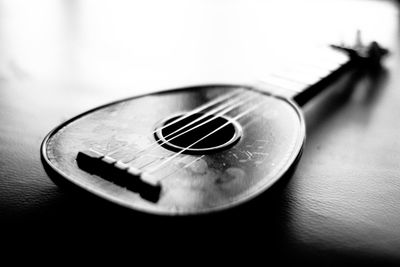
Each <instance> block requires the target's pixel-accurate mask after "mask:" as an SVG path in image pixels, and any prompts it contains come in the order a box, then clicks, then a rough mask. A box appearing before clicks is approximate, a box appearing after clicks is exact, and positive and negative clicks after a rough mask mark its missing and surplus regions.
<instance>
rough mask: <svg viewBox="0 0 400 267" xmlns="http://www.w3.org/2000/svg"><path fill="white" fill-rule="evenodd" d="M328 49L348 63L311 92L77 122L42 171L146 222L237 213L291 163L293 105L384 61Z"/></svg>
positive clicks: (167, 104) (371, 50) (297, 145)
mask: <svg viewBox="0 0 400 267" xmlns="http://www.w3.org/2000/svg"><path fill="white" fill-rule="evenodd" d="M334 48H336V49H338V50H341V51H344V52H345V53H347V54H348V56H349V57H345V58H346V59H343V55H341V56H342V57H341V58H340V57H336V56H334V57H333V58H332V57H331V58H330V59H329V61H330V62H331V65H330V66H329V67H328V68H327V69H325V70H323V73H324V74H323V77H321V76H320V74H319V75H317V76H315V77H312V78H311V81H313V82H311V83H310V79H307V82H306V83H305V84H302V83H301V82H300V83H299V81H298V80H296V78H295V79H294V80H293V81H290V80H289V83H288V81H282V80H281V79H280V78H279V77H280V76H279V75H277V76H272V77H270V78H271V79H272V80H275V82H276V81H277V79H276V78H277V77H278V85H279V84H280V85H282V84H284V85H285V86H284V87H287V86H289V85H290V88H289V89H290V90H284V92H285V94H282V93H279V94H274V93H271V92H269V91H267V90H264V89H261V88H257V87H254V86H246V85H204V86H194V87H188V88H181V89H174V90H168V91H162V92H159V93H153V94H148V95H143V96H138V97H134V98H129V99H126V100H121V101H118V102H114V103H110V104H108V105H104V106H101V107H98V108H95V109H93V110H90V111H88V112H85V113H83V114H81V115H79V116H77V117H75V118H72V119H71V120H69V121H67V122H65V123H63V124H62V125H60V126H58V127H57V128H56V129H54V130H53V131H52V132H50V133H49V134H48V135H47V136H46V138H45V139H44V141H43V143H42V159H43V162H44V165H45V166H46V167H49V168H48V169H50V170H52V171H55V172H56V173H57V174H58V175H61V177H63V178H65V179H66V180H67V181H69V182H72V183H73V184H75V185H78V186H79V187H81V188H83V189H85V190H87V191H89V192H91V193H94V194H96V195H98V196H100V197H102V198H104V199H107V200H109V201H112V202H115V203H118V204H120V205H122V206H125V207H128V208H132V209H135V210H140V211H145V212H148V213H153V214H163V215H187V214H201V213H209V212H213V211H218V210H223V209H227V208H230V207H233V206H236V205H238V204H240V203H243V202H245V201H248V200H250V199H252V198H254V197H255V196H258V195H260V194H261V193H262V192H264V191H265V190H267V189H268V188H270V187H271V186H272V185H273V184H275V183H276V182H277V181H278V180H279V179H281V178H282V177H283V176H284V174H285V173H287V172H288V171H289V170H292V169H293V166H294V165H295V162H296V160H297V159H299V157H300V155H301V152H302V148H303V145H304V141H305V124H304V119H303V116H302V114H301V111H300V109H299V107H298V106H297V104H295V102H294V101H296V102H297V103H298V104H300V105H302V104H304V103H305V102H307V101H308V100H310V99H311V98H312V97H313V96H315V95H316V94H318V93H319V92H321V91H322V90H323V89H324V88H326V86H327V85H328V84H329V83H331V82H333V81H334V80H336V79H337V78H338V77H339V76H341V75H342V74H343V73H345V72H348V71H351V70H374V69H375V68H376V67H379V66H380V65H379V62H380V59H381V57H382V56H384V55H385V54H387V53H388V51H387V50H386V49H382V48H380V47H379V45H378V44H377V43H376V42H372V43H371V44H370V45H369V46H367V47H365V46H361V45H360V44H359V43H358V44H357V45H356V46H355V48H350V47H342V46H334ZM316 78H317V79H316ZM315 79H316V81H315ZM282 82H283V83H282ZM278 87H279V86H278ZM281 88H282V87H281ZM283 89H285V88H283ZM286 89H288V88H286ZM218 99H223V100H222V101H219V100H218ZM290 99H294V101H292V100H290ZM217 100H218V101H217ZM207 110H208V111H207ZM203 111H204V112H203ZM171 125H175V128H174V127H172V126H171ZM170 127H172V130H171V128H170ZM168 129H170V130H168ZM223 129H225V130H223ZM222 130H223V131H222ZM174 139H175V141H173V140H174ZM178 140H179V141H178Z"/></svg>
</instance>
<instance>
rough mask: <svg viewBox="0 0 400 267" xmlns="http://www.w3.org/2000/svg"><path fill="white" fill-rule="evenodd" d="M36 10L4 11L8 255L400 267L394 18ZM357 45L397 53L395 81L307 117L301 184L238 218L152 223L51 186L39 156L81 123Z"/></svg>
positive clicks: (291, 9) (244, 5)
mask: <svg viewBox="0 0 400 267" xmlns="http://www.w3.org/2000/svg"><path fill="white" fill-rule="evenodd" d="M32 2H33V1H26V2H25V3H24V4H23V6H21V5H19V4H18V3H19V2H18V3H17V1H16V2H15V3H14V2H13V1H0V223H1V225H2V227H3V228H2V232H3V235H2V236H6V235H7V236H9V237H10V239H9V241H10V242H11V243H12V241H16V243H18V244H19V245H17V246H16V247H13V246H12V245H11V243H10V247H11V248H16V249H18V250H20V249H21V244H24V246H23V247H29V249H31V248H34V247H35V246H38V244H39V243H40V241H45V242H47V245H48V246H49V247H52V246H53V247H58V246H60V245H61V244H66V242H67V240H68V241H72V242H73V243H74V245H75V246H76V245H82V247H84V248H85V249H88V248H90V247H93V246H98V247H103V248H111V251H112V252H110V253H115V254H116V255H117V254H118V250H119V248H120V246H121V244H122V243H124V242H127V243H128V244H129V245H128V248H129V250H130V252H129V253H132V250H133V251H135V253H136V254H140V253H139V251H140V250H139V247H140V248H141V249H144V250H145V251H151V252H152V253H154V255H157V254H158V252H159V251H160V250H164V249H166V248H170V249H171V250H172V251H176V252H178V251H181V249H185V250H188V251H191V248H193V250H194V251H192V253H193V254H197V256H198V257H199V258H201V257H205V258H207V257H208V256H209V255H215V254H217V253H216V251H222V249H228V250H229V251H230V253H231V254H230V257H231V258H232V255H236V256H238V257H239V256H240V255H242V254H240V253H241V251H242V249H243V248H249V249H251V250H252V251H253V255H252V259H253V260H257V261H258V260H259V259H263V261H264V262H267V263H268V262H269V261H270V259H278V260H281V261H282V262H286V261H293V262H297V261H303V262H310V263H318V264H324V265H329V264H332V265H336V264H343V263H349V262H350V263H352V264H354V263H362V264H369V263H372V264H375V263H376V264H378V263H387V264H389V263H393V264H398V265H400V119H399V118H400V108H399V103H400V73H399V72H400V60H399V44H400V42H399V41H400V39H399V38H400V36H399V28H398V25H399V21H398V18H399V15H398V8H397V5H396V3H393V2H389V1H376V2H375V1H343V2H338V3H334V2H333V1H319V2H317V1H303V2H300V1H294V3H293V2H289V3H286V2H282V3H281V4H279V3H275V4H266V3H262V2H261V1H248V2H246V1H232V2H229V3H228V2H227V1H197V2H193V3H191V4H189V3H187V2H185V1H170V2H168V1H149V2H148V3H147V4H140V5H139V4H137V3H130V4H129V3H126V2H117V1H115V2H113V1H109V2H107V1H98V2H96V3H92V2H88V1H81V2H80V1H47V2H46V1H39V2H35V3H32ZM277 2H278V1H277ZM299 2H300V3H299ZM321 2H323V3H321ZM339 18H340V19H339ZM355 29H365V33H366V37H365V39H366V40H368V39H372V38H374V39H377V40H378V41H381V42H382V43H383V44H384V45H385V46H387V47H388V48H389V49H390V50H391V54H390V55H389V56H388V58H387V59H386V60H385V62H384V68H383V69H382V70H381V71H380V72H378V73H375V74H373V75H370V76H368V77H363V78H361V79H360V80H359V81H358V82H357V83H354V82H352V81H349V80H343V81H340V82H339V83H338V84H336V85H335V86H332V88H331V90H330V91H327V92H325V93H323V94H322V95H320V96H318V97H317V98H316V99H314V100H312V101H311V102H309V103H308V104H307V105H306V106H305V107H303V110H304V114H305V120H306V125H307V140H306V146H305V149H304V152H303V156H302V158H301V160H300V162H299V164H298V166H297V168H296V170H295V171H294V173H293V174H292V175H290V177H288V179H286V180H285V181H284V182H283V183H282V184H281V185H280V186H278V187H277V188H274V189H273V190H270V191H268V192H266V193H265V194H264V195H263V196H262V197H260V198H259V199H257V200H255V201H253V202H251V203H249V204H246V205H244V206H243V207H240V208H238V209H237V210H234V211H230V212H227V213H222V214H213V215H209V216H194V217H189V218H165V217H161V216H152V215H146V214H142V213H139V212H135V211H132V210H126V209H124V208H121V207H117V206H116V205H114V204H110V203H108V202H106V201H104V200H101V199H98V198H97V197H94V196H90V195H88V194H86V193H84V192H81V191H80V190H77V189H76V188H70V187H69V186H67V185H63V184H60V186H58V185H56V183H58V182H61V181H58V180H57V179H54V177H51V175H50V176H49V175H48V174H47V173H46V172H45V170H44V167H43V165H42V162H41V159H40V144H41V142H42V140H43V138H44V137H45V135H46V134H47V133H48V132H49V131H50V130H51V129H52V128H54V127H55V126H57V125H58V124H59V123H61V122H63V121H65V120H67V119H68V118H70V117H71V116H74V115H76V114H79V113H81V112H83V111H85V110H87V109H89V108H92V107H94V106H97V105H100V104H104V103H107V102H110V101H112V100H116V99H120V98H123V97H128V96H131V95H136V94H140V93H146V92H150V91H153V90H162V89H167V88H171V87H175V86H176V87H178V86H184V85H192V84H197V83H203V82H210V81H217V82H219V81H221V82H236V81H238V80H240V79H249V78H250V79H253V80H262V72H263V69H264V67H268V66H269V67H270V66H274V64H275V63H274V62H280V61H281V60H290V58H289V56H288V54H287V53H285V51H286V49H289V48H290V49H291V50H295V51H303V50H302V49H303V48H304V47H305V46H306V45H304V47H302V43H301V42H300V41H304V40H307V42H306V43H307V44H308V43H317V44H320V43H321V42H322V41H327V40H328V39H329V37H332V38H333V39H335V38H336V39H335V40H337V38H339V39H344V40H348V39H351V38H350V37H349V36H350V35H351V34H352V33H354V32H355ZM303 39H304V40H303ZM303 43H304V42H303ZM277 51H278V52H277ZM296 53H301V52H296ZM239 76H240V77H239ZM239 78H240V79H239ZM61 183H62V182H61ZM21 240H24V241H28V240H29V245H28V243H26V242H21ZM204 241H207V242H208V245H207V246H206V247H203V250H200V251H199V250H198V249H199V247H202V245H200V243H201V242H204ZM174 242H176V243H174ZM124 244H125V243H124ZM172 244H175V245H172ZM124 247H125V248H126V246H125V245H124ZM194 248H196V249H194ZM220 249H221V250H220ZM126 253H127V252H124V253H122V254H123V255H124V256H127V254H126ZM171 257H172V256H171Z"/></svg>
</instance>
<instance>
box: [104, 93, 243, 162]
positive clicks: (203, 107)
mask: <svg viewBox="0 0 400 267" xmlns="http://www.w3.org/2000/svg"><path fill="white" fill-rule="evenodd" d="M243 93H245V92H244V89H243V88H240V89H238V90H235V91H233V92H229V93H227V94H223V95H221V96H219V97H217V98H216V99H214V100H212V101H209V102H207V103H205V104H204V105H201V106H199V107H197V108H195V109H193V110H191V111H190V112H188V113H186V114H185V115H184V116H182V117H179V118H178V119H176V120H174V121H172V122H170V123H168V124H166V125H163V126H162V127H161V128H159V129H157V130H154V131H153V132H152V133H151V134H155V133H156V132H157V131H158V130H160V129H165V128H166V127H169V126H172V125H173V124H175V123H178V122H180V121H182V120H184V119H186V118H188V117H190V116H192V115H194V114H196V113H198V112H201V111H203V110H206V109H207V108H210V107H212V106H213V105H216V104H218V103H220V102H223V101H225V100H228V99H231V98H234V97H237V96H238V95H240V94H243ZM127 146H129V144H127V145H124V146H122V147H118V148H117V149H115V150H112V151H110V152H108V153H106V156H110V157H111V156H113V155H114V154H116V153H118V152H119V151H121V150H122V149H123V148H125V147H127Z"/></svg>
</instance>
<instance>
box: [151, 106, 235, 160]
mask: <svg viewBox="0 0 400 267" xmlns="http://www.w3.org/2000/svg"><path fill="white" fill-rule="evenodd" d="M241 136H242V129H241V127H240V125H239V123H238V122H237V121H234V120H232V119H230V118H228V117H225V116H215V115H206V114H204V113H195V114H192V115H190V116H188V115H185V114H179V115H174V116H172V117H169V118H167V119H166V120H164V121H163V122H162V123H160V125H158V126H157V128H156V131H155V138H156V140H157V142H158V143H159V144H160V145H162V146H163V147H165V148H167V149H169V150H172V151H175V152H181V153H185V154H210V153H215V152H218V151H222V150H224V149H227V148H229V147H231V146H232V145H234V144H235V143H237V142H238V141H239V139H240V137H241Z"/></svg>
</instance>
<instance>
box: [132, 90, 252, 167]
mask: <svg viewBox="0 0 400 267" xmlns="http://www.w3.org/2000/svg"><path fill="white" fill-rule="evenodd" d="M256 97H258V95H249V96H246V98H241V99H236V100H235V101H232V102H233V104H232V103H228V104H226V105H224V106H222V108H218V109H217V110H218V111H219V110H221V109H222V110H221V111H220V112H219V113H215V111H216V110H213V111H212V112H209V113H205V114H204V115H202V116H201V117H200V118H198V119H196V120H194V121H192V122H191V123H189V124H187V125H185V126H183V127H181V128H180V129H178V130H176V131H174V132H172V133H170V134H168V135H166V136H165V137H164V139H165V141H162V142H161V143H159V142H157V141H156V142H154V143H152V144H151V145H149V146H148V147H147V148H145V149H143V150H141V151H140V152H138V153H137V154H139V153H142V152H147V153H148V152H149V151H151V150H152V149H153V148H155V147H158V146H162V145H164V144H166V143H168V142H171V141H172V140H174V139H176V138H178V137H180V136H182V135H184V134H187V133H189V132H191V131H193V130H195V129H197V128H199V127H201V126H203V125H205V124H207V123H210V122H212V121H214V120H216V119H217V118H218V117H219V116H222V115H225V114H226V113H228V112H229V111H232V110H233V109H235V108H237V107H240V106H242V105H244V104H246V103H248V102H249V101H251V100H254V99H255V98H256ZM236 102H237V103H236ZM210 115H214V116H213V117H211V118H209V119H207V120H205V121H204V122H201V123H200V124H197V125H195V126H193V127H191V128H189V129H187V130H186V131H183V132H180V131H182V130H184V129H186V128H187V127H188V126H190V125H192V124H194V123H196V122H198V121H201V120H202V119H204V118H207V117H208V116H210ZM179 132H180V133H179ZM176 133H179V134H177V135H175V136H173V137H171V138H169V139H167V137H169V136H171V135H174V134H176ZM145 155H146V154H141V155H139V156H138V157H136V158H133V159H130V160H129V161H126V162H125V164H127V163H131V162H133V161H135V160H138V159H140V158H142V157H144V156H145Z"/></svg>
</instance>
